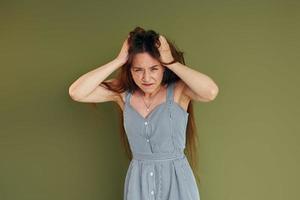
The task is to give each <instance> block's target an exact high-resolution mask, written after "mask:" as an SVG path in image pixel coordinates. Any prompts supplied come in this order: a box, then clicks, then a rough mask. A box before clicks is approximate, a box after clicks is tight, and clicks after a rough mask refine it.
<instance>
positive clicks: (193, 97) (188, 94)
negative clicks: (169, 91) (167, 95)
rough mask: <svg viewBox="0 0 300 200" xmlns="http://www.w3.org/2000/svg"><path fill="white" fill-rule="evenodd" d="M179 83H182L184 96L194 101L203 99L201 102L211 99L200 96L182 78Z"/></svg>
mask: <svg viewBox="0 0 300 200" xmlns="http://www.w3.org/2000/svg"><path fill="white" fill-rule="evenodd" d="M178 82H179V85H181V87H182V88H183V89H182V96H183V97H184V98H186V99H188V101H189V100H194V101H201V102H209V101H211V100H209V99H206V98H203V97H199V96H198V95H197V94H196V93H195V92H193V91H192V89H191V88H190V87H189V86H188V85H187V84H186V83H185V82H184V81H182V80H181V79H180V80H179V81H178Z"/></svg>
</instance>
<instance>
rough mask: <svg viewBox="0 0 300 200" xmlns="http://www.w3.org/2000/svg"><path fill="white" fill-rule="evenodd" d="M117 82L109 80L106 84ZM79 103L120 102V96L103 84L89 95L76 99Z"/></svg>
mask: <svg viewBox="0 0 300 200" xmlns="http://www.w3.org/2000/svg"><path fill="white" fill-rule="evenodd" d="M114 81H117V80H116V79H109V80H106V81H105V82H114ZM74 100H75V101H78V102H91V103H100V102H107V101H116V102H117V101H119V100H120V94H119V93H117V92H114V91H112V90H109V89H108V88H106V86H105V85H104V84H103V83H101V84H100V85H99V86H97V87H96V88H95V89H94V90H93V91H92V92H91V93H90V94H89V95H87V96H86V97H84V98H81V99H74Z"/></svg>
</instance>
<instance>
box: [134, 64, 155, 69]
mask: <svg viewBox="0 0 300 200" xmlns="http://www.w3.org/2000/svg"><path fill="white" fill-rule="evenodd" d="M156 66H158V65H157V64H156V65H153V66H151V67H149V68H152V67H156ZM132 68H135V69H143V68H142V67H136V66H133V67H132Z"/></svg>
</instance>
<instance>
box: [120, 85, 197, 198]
mask: <svg viewBox="0 0 300 200" xmlns="http://www.w3.org/2000/svg"><path fill="white" fill-rule="evenodd" d="M174 84H175V83H171V84H169V85H168V87H167V96H166V101H165V102H164V103H161V104H159V105H157V106H156V107H155V108H154V109H153V110H152V111H151V112H150V113H149V114H148V115H147V117H145V118H144V117H143V116H142V115H141V114H140V113H138V112H137V111H136V110H135V108H133V107H132V106H131V104H130V97H131V95H132V94H131V93H130V92H128V91H126V93H125V95H126V97H125V107H124V112H123V116H124V129H125V132H126V135H127V138H128V141H129V145H130V149H131V152H132V155H133V159H132V160H131V161H130V164H129V167H128V170H127V173H126V177H125V183H124V200H200V193H199V191H198V187H197V184H196V179H195V177H194V174H193V171H192V169H191V166H190V164H189V162H188V160H187V158H186V156H185V154H184V152H183V150H184V148H185V141H186V127H187V120H188V115H189V113H188V112H186V111H185V110H184V109H183V108H182V107H181V106H180V105H179V104H177V103H176V102H174V97H173V93H174Z"/></svg>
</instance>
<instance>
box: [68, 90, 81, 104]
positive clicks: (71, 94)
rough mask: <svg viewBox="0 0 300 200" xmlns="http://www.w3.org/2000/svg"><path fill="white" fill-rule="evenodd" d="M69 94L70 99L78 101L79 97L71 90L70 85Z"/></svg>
mask: <svg viewBox="0 0 300 200" xmlns="http://www.w3.org/2000/svg"><path fill="white" fill-rule="evenodd" d="M68 92H69V96H70V97H71V99H73V100H74V101H79V99H80V97H79V96H78V95H77V94H76V93H75V92H74V91H73V90H72V88H71V87H69V91H68Z"/></svg>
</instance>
